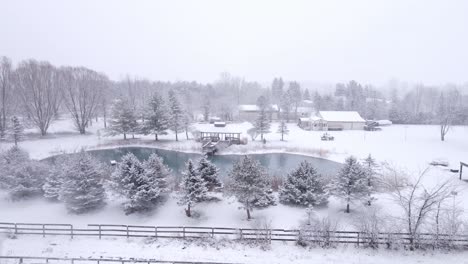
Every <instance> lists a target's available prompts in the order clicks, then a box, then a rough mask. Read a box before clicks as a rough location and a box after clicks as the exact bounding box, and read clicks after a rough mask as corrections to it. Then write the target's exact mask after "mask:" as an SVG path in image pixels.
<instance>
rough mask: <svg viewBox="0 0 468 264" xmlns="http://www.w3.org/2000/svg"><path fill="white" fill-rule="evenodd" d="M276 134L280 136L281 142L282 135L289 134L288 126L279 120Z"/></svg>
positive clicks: (282, 139) (282, 120)
mask: <svg viewBox="0 0 468 264" xmlns="http://www.w3.org/2000/svg"><path fill="white" fill-rule="evenodd" d="M277 132H278V133H280V134H281V141H284V135H287V134H289V129H288V125H287V124H286V121H285V120H284V119H281V121H280V123H279V125H278V131H277Z"/></svg>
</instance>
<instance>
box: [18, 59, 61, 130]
mask: <svg viewBox="0 0 468 264" xmlns="http://www.w3.org/2000/svg"><path fill="white" fill-rule="evenodd" d="M16 78H17V84H18V90H19V93H20V96H21V99H22V101H23V105H24V109H25V111H26V113H27V115H28V117H29V118H30V119H31V120H32V121H33V123H34V124H35V125H36V126H37V127H38V128H39V130H40V132H41V135H43V136H44V135H46V133H47V129H48V128H49V126H50V124H51V122H52V121H53V118H54V117H55V115H56V112H57V109H58V108H59V104H60V94H59V91H58V87H57V86H58V85H57V84H58V73H57V69H56V68H55V67H54V66H52V65H51V64H50V63H48V62H38V61H36V60H27V61H23V62H21V63H20V64H19V66H18V68H17V70H16Z"/></svg>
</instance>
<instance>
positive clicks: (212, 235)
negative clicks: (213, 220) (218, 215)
mask: <svg viewBox="0 0 468 264" xmlns="http://www.w3.org/2000/svg"><path fill="white" fill-rule="evenodd" d="M211 237H212V238H214V228H213V227H212V228H211Z"/></svg>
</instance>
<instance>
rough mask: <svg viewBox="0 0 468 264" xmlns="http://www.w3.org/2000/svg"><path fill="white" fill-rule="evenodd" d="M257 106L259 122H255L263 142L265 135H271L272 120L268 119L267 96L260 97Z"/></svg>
mask: <svg viewBox="0 0 468 264" xmlns="http://www.w3.org/2000/svg"><path fill="white" fill-rule="evenodd" d="M257 106H258V108H259V113H258V117H257V120H256V121H255V124H254V127H255V129H256V130H257V133H258V134H260V138H261V139H262V140H263V134H267V133H270V119H269V118H268V113H267V110H268V107H269V105H268V101H267V99H266V97H265V96H260V97H259V98H258V99H257Z"/></svg>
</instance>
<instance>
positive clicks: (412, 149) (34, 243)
mask: <svg viewBox="0 0 468 264" xmlns="http://www.w3.org/2000/svg"><path fill="white" fill-rule="evenodd" d="M277 125H278V124H272V129H271V130H272V131H273V133H270V134H267V135H266V139H267V143H266V144H265V145H264V144H262V143H261V142H260V141H258V140H257V141H251V140H250V137H249V136H248V135H247V134H246V131H247V130H248V129H249V128H251V124H249V123H237V124H228V125H227V127H225V128H214V127H213V125H210V124H195V125H194V128H195V129H197V130H200V131H217V130H218V131H226V132H241V133H243V136H244V137H246V138H248V139H249V143H248V144H247V145H240V146H231V147H230V148H228V149H227V150H226V151H225V152H224V153H226V154H233V153H237V154H245V153H259V152H290V153H300V154H304V155H310V156H318V157H323V158H327V159H331V160H334V161H338V162H343V160H344V159H345V157H347V156H348V155H355V156H357V157H358V158H364V157H366V156H367V155H368V154H372V156H373V157H375V158H376V159H377V161H378V162H386V163H390V164H393V165H395V166H397V167H399V168H404V169H406V170H409V171H410V172H412V173H418V172H420V171H422V170H423V169H424V168H426V167H427V166H428V163H429V162H431V161H432V160H434V159H443V160H447V161H448V162H449V163H450V166H449V168H454V167H457V166H458V162H459V161H460V160H464V161H468V140H467V136H468V128H467V127H454V128H452V130H451V131H450V132H449V134H448V135H447V139H446V141H445V142H441V141H440V139H439V134H438V127H437V126H399V125H395V126H390V127H384V128H383V130H382V131H376V132H368V131H336V132H329V133H330V134H332V135H333V136H334V137H335V141H321V140H320V136H321V135H322V134H323V132H317V131H315V132H314V131H304V130H302V129H300V128H299V127H297V126H296V125H295V124H289V129H290V133H289V135H287V136H286V137H285V138H286V141H284V142H283V141H280V137H281V135H280V134H278V133H275V132H276V130H277ZM104 134H105V132H104V130H103V127H102V123H101V122H99V123H95V124H94V126H92V127H91V128H90V129H89V133H88V134H86V135H79V134H78V133H77V132H76V131H75V130H74V128H73V124H72V123H71V122H70V120H67V119H62V120H58V121H57V122H55V123H54V124H53V125H52V127H51V129H50V134H49V135H48V136H46V137H40V136H39V135H38V132H37V131H36V130H35V129H30V130H28V131H27V139H26V140H25V141H23V142H21V143H20V144H21V147H23V148H25V149H26V150H27V151H28V152H29V153H30V155H31V157H32V158H36V159H42V158H46V157H48V156H51V155H56V154H59V153H62V152H74V151H78V150H80V149H81V148H85V149H98V148H112V147H118V146H121V145H132V146H139V145H141V146H145V147H156V148H165V149H173V150H178V151H186V152H199V151H200V143H197V142H195V141H194V140H186V139H185V134H183V133H181V134H180V135H179V139H180V141H179V142H176V141H174V135H173V134H171V133H170V134H169V135H165V136H160V139H161V140H160V141H159V142H154V140H153V136H151V135H150V136H140V135H138V136H137V137H138V138H137V139H134V140H133V139H131V140H128V141H124V140H122V136H115V137H105V136H104ZM130 137H131V136H130ZM10 146H11V144H9V143H1V145H0V149H6V148H8V147H10ZM449 168H441V167H431V169H430V170H429V172H428V174H427V175H426V177H425V180H424V182H425V184H427V185H434V184H435V183H438V182H442V181H445V180H450V181H452V182H453V184H454V185H457V186H458V191H459V192H458V193H459V194H458V195H457V197H456V199H457V200H459V201H464V200H467V199H468V184H467V183H466V182H464V181H458V180H457V177H458V175H457V174H454V173H451V172H450V171H449ZM3 196H4V194H3V193H1V192H0V220H1V221H2V222H45V223H71V224H74V225H75V226H85V225H86V224H92V223H101V224H137V225H186V226H227V227H251V226H252V225H255V224H257V222H258V221H267V222H270V223H271V226H272V227H275V228H296V227H297V226H298V225H299V224H300V223H301V222H303V221H305V219H306V213H305V210H304V209H303V208H297V207H292V206H285V205H281V204H279V205H276V206H272V207H269V208H267V209H263V210H256V211H254V212H253V216H254V217H255V220H254V221H250V222H249V221H246V220H245V212H244V211H243V210H239V209H238V207H239V204H238V203H237V202H236V201H235V200H234V199H232V198H226V197H224V198H223V197H220V198H222V199H221V201H218V202H209V203H204V204H200V205H198V206H197V207H196V208H195V210H196V211H197V212H198V213H199V216H198V217H196V218H187V217H185V214H184V210H183V207H182V206H179V205H177V199H176V197H175V196H172V197H171V198H170V199H169V200H168V201H167V202H166V203H165V204H164V205H162V206H160V207H158V208H157V209H156V210H155V211H154V212H152V213H149V214H147V215H130V216H126V215H125V214H124V213H123V211H122V209H121V208H120V204H119V201H118V200H116V199H111V200H110V201H109V203H108V205H107V206H106V207H105V208H104V209H103V210H102V211H99V212H95V213H88V214H84V215H79V216H76V215H70V214H67V212H66V210H65V207H64V205H63V204H61V203H50V202H48V201H46V200H44V199H36V200H26V201H21V202H11V201H8V200H7V199H5V197H3ZM377 198H378V199H377V201H376V202H374V206H373V207H379V208H382V210H381V211H382V212H383V213H385V214H388V215H393V216H396V215H398V214H399V213H400V212H399V209H398V208H397V207H396V206H395V204H394V203H393V202H392V200H391V199H390V197H389V195H388V194H379V195H377ZM465 207H466V208H465V212H468V205H466V206H465ZM343 209H344V204H343V203H342V202H341V201H340V200H337V199H335V198H333V197H331V198H330V202H329V204H328V206H327V207H325V208H317V210H316V211H317V212H316V214H317V215H319V216H332V217H333V218H334V219H338V220H339V221H340V226H341V227H342V229H352V228H353V223H354V222H355V221H357V220H356V217H357V216H358V215H359V214H360V213H361V212H362V211H363V210H366V209H365V207H363V206H362V205H360V204H355V205H352V213H351V214H350V215H348V214H345V213H343ZM23 243H28V246H24V245H26V244H23ZM88 243H89V244H88ZM183 244H184V243H183V242H180V241H169V240H167V241H161V242H159V241H158V242H157V243H149V244H147V243H146V242H144V241H136V240H131V241H127V242H125V241H124V240H112V239H110V240H103V241H98V240H96V241H94V240H92V239H89V240H88V239H75V240H73V241H68V240H66V239H62V238H48V239H45V240H43V239H42V238H31V239H30V238H28V239H24V238H22V237H20V238H19V239H17V240H10V239H7V240H4V241H3V243H0V253H1V254H8V255H19V254H23V253H24V254H26V253H27V255H31V256H33V255H45V254H49V255H50V256H52V255H54V256H66V255H67V254H68V256H70V257H78V256H87V257H89V256H110V257H112V256H119V257H125V256H129V257H134V254H135V252H140V248H141V252H142V253H141V257H145V256H148V257H155V254H156V257H161V258H162V259H174V256H180V258H176V259H195V260H207V261H208V260H209V261H214V260H223V261H227V259H228V258H230V257H231V258H232V261H238V262H245V263H287V262H293V261H294V262H295V263H306V262H307V263H310V262H313V261H315V262H327V263H390V262H395V261H399V262H408V261H409V260H411V261H414V262H416V261H419V262H420V263H440V262H441V261H444V262H448V261H451V260H453V261H455V260H460V259H463V258H466V254H465V253H453V252H452V253H451V254H450V255H445V254H442V253H434V254H435V255H432V253H431V254H428V255H425V254H423V253H410V252H398V253H397V252H391V251H368V250H364V251H361V250H355V249H354V248H339V249H335V250H323V249H317V250H311V251H308V250H304V249H301V248H297V247H295V246H286V245H282V244H274V245H273V249H272V250H271V251H261V250H259V249H257V248H254V249H252V248H250V247H247V246H239V245H237V246H227V247H225V248H223V249H222V251H223V256H222V257H220V256H219V254H217V252H216V250H208V249H209V247H208V249H207V247H206V246H190V247H186V248H185V249H184V250H181V248H183V247H184V245H183ZM84 245H87V246H84ZM103 249H106V251H105V252H102V250H103ZM80 250H82V251H80ZM174 252H177V254H176V253H174ZM158 254H159V255H158ZM220 258H221V259H220ZM259 261H263V262H259Z"/></svg>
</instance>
